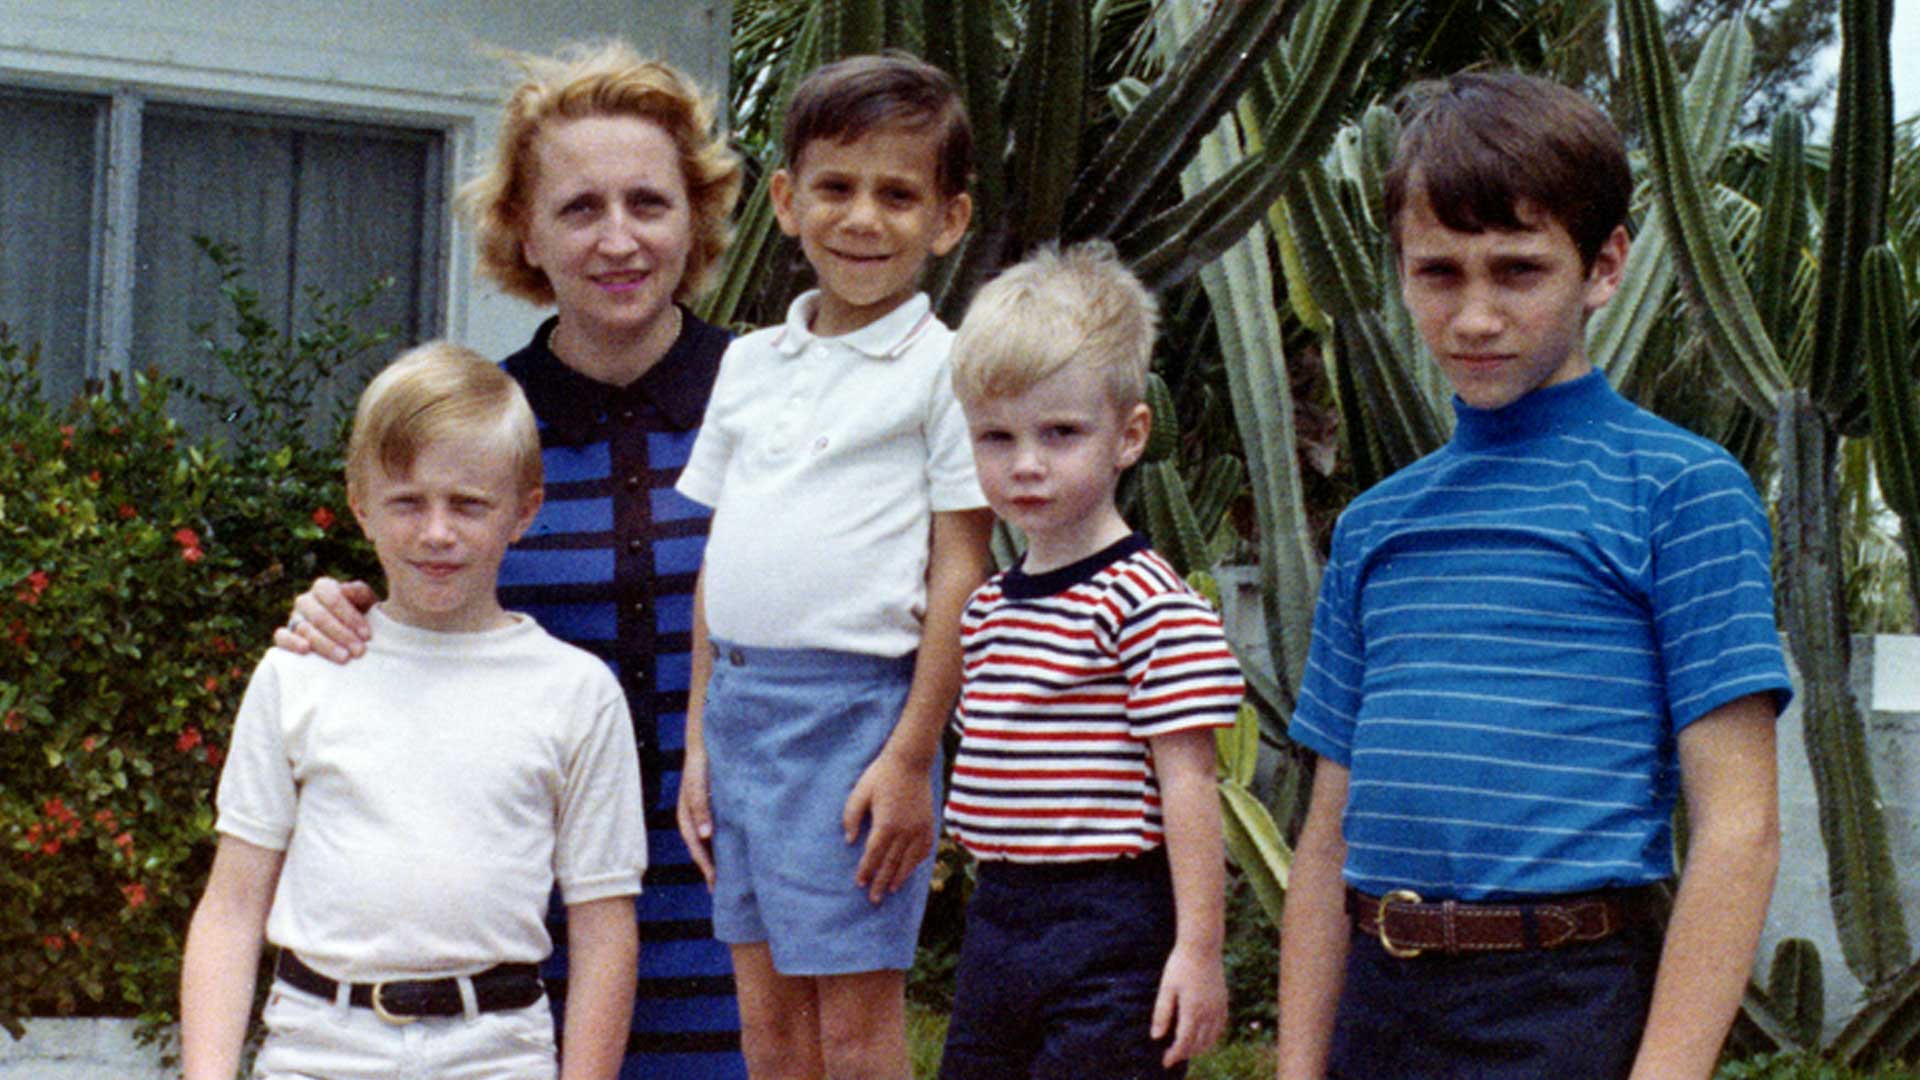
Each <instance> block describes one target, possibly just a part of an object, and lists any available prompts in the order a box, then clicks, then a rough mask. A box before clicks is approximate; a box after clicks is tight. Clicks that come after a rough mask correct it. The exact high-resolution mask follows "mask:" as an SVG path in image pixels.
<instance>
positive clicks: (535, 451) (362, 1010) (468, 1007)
mask: <svg viewBox="0 0 1920 1080" xmlns="http://www.w3.org/2000/svg"><path fill="white" fill-rule="evenodd" d="M347 489H348V499H349V501H350V503H351V505H352V507H353V511H354V516H355V517H357V518H358V519H359V521H360V525H361V528H362V529H364V530H365V531H366V533H367V536H368V537H369V538H370V539H371V540H372V541H373V546H374V551H375V553H376V554H377V555H378V556H379V558H380V565H381V568H382V569H383V570H384V571H385V575H386V579H387V588H388V593H387V600H386V601H385V602H384V603H382V604H381V605H380V606H378V607H376V608H374V609H373V611H371V612H370V613H369V618H370V619H371V620H372V621H373V623H374V626H375V629H376V633H375V634H374V636H373V641H372V643H371V644H370V645H369V646H368V650H367V654H366V657H365V659H363V660H361V661H360V662H359V663H356V664H354V665H353V666H352V667H340V666H337V665H334V664H332V663H330V662H328V661H326V660H323V659H321V658H320V657H317V656H296V655H294V654H293V653H291V652H286V651H283V650H280V649H273V650H269V651H268V652H267V654H266V655H265V657H263V658H262V659H261V661H260V666H259V668H258V669H257V670H256V671H255V672H254V675H253V679H252V681H251V682H250V683H249V684H248V686H247V694H246V699H245V700H244V701H243V702H242V703H241V706H240V714H239V718H238V719H237V720H236V721H235V724H234V734H233V743H232V747H231V751H230V754H229V756H228V759H227V765H226V769H225V770H224V772H223V773H222V775H221V779H220V792H219V807H220V817H219V820H218V822H217V824H216V828H217V829H218V830H219V832H220V834H221V835H220V845H219V848H218V849H217V851H216V853H215V855H214V863H213V870H212V874H211V876H210V877H209V879H208V882H207V888H206V893H205V895H204V896H203V897H202V898H201V901H200V905H199V907H198V908H197V909H196V910H195V912H194V917H193V925H192V928H191V930H190V931H189V933H188V936H187V947H186V956H185V958H184V960H183V963H182V966H181V971H182V974H181V994H180V997H181V1043H182V1045H181V1056H182V1064H183V1066H184V1069H185V1074H186V1077H187V1080H232V1078H233V1075H234V1072H235V1069H236V1067H237V1065H238V1062H239V1058H240V1054H241V1047H242V1044H243V1042H244V1040H245V1035H246V1029H247V1013H248V1009H249V1006H250V1005H251V1004H252V1001H253V985H254V973H255V970H256V969H257V967H258V963H259V955H260V946H261V941H262V938H263V937H264V938H265V939H266V940H268V941H271V942H272V943H273V944H274V945H276V946H278V947H279V948H280V950H281V951H280V957H279V960H278V962H277V965H276V968H275V974H276V978H275V981H274V989H273V993H272V995H271V996H270V997H269V998H268V1001H267V1008H266V1016H265V1022H266V1027H267V1040H266V1044H265V1046H264V1047H262V1049H261V1052H260V1056H259V1059H258V1061H257V1062H256V1072H255V1075H256V1076H259V1077H262V1078H263V1080H273V1078H279V1077H295V1076H301V1077H305V1076H325V1077H328V1078H329V1080H374V1078H376V1077H378V1078H385V1077H393V1076H401V1075H405V1076H422V1077H440V1076H462V1077H475V1078H480V1077H486V1078H500V1080H508V1078H512V1080H551V1078H552V1077H553V1076H554V1075H555V1060H554V1058H555V1050H554V1037H553V1017H552V1013H551V1011H550V1010H549V1008H548V1005H547V1002H546V1001H545V1000H544V997H545V993H544V990H543V988H542V984H541V982H540V977H539V971H538V967H537V965H538V964H539V962H540V961H541V960H542V959H544V958H545V957H546V955H547V954H548V953H549V952H550V951H551V950H552V942H551V941H550V940H549V939H548V936H547V931H546V926H545V921H544V916H545V914H546V910H547V898H548V895H549V894H550V892H551V891H552V889H553V887H554V884H555V883H556V881H557V882H558V884H559V886H560V890H561V895H562V897H563V898H564V900H565V902H566V904H567V920H568V938H569V947H570V949H571V953H572V959H573V962H572V964H571V965H570V968H569V977H568V983H567V997H568V1008H567V1019H566V1029H565V1036H566V1040H565V1050H566V1053H565V1061H564V1063H563V1064H562V1065H561V1068H560V1073H559V1075H560V1076H561V1077H562V1078H563V1080H612V1078H613V1076H614V1075H615V1074H616V1073H617V1072H618V1071H619V1068H620V1063H621V1056H622V1054H623V1052H624V1051H625V1049H626V1035H627V1017H628V1014H629V1013H630V1012H631V1011H632V1008H633V991H634V970H635V966H636V962H637V931H636V928H635V923H634V914H633V911H634V909H633V897H634V895H635V894H636V893H638V892H639V891H640V873H641V871H642V870H643V869H645V867H646V861H647V852H646V833H645V831H644V830H643V829H642V828H641V827H640V824H639V823H640V821H641V818H642V809H641V801H640V774H639V770H638V768H637V767H636V764H635V763H636V761H637V760H638V759H637V756H636V755H635V752H634V744H633V730H632V725H631V722H630V720H629V718H628V714H627V708H626V700H625V698H624V697H622V695H621V692H620V687H619V684H618V683H617V682H615V681H614V678H613V676H612V674H611V673H609V672H608V671H607V668H606V665H605V664H602V663H601V662H600V661H599V660H598V659H596V658H595V657H593V656H592V655H590V654H589V653H586V652H584V651H582V650H579V649H576V648H574V647H573V646H570V645H566V644H563V643H561V642H559V641H557V640H555V639H554V638H551V637H549V636H548V635H547V634H546V632H545V631H543V630H542V629H541V628H540V626H539V624H537V623H535V622H534V621H533V620H532V619H529V618H527V617H525V616H522V615H515V614H512V613H510V612H507V611H505V610H503V609H502V608H501V607H500V602H499V600H498V598H497V596H496V594H495V590H494V585H495V580H496V578H497V575H498V573H499V570H500V560H501V556H502V555H503V554H504V553H505V552H506V548H507V545H508V544H510V543H512V542H513V541H514V540H515V539H517V538H518V537H519V535H520V534H521V533H522V532H523V531H525V529H526V527H527V526H528V524H530V523H531V522H532V521H533V517H534V514H535V512H536V511H537V510H538V509H539V507H540V502H541V460H540V441H539V436H538V433H537V431H536V430H535V426H534V419H533V413H532V411H531V410H530V409H529V408H528V407H527V401H526V398H525V397H524V396H522V394H521V392H520V388H519V386H518V384H516V383H515V382H514V381H513V379H512V378H511V377H509V376H508V375H507V374H506V373H505V372H504V371H503V370H501V369H500V368H499V367H497V366H496V365H494V364H491V363H489V362H487V361H486V360H485V359H483V358H482V357H480V356H478V355H476V354H475V353H473V352H471V351H470V350H467V349H462V348H458V347H456V346H450V345H444V344H432V345H425V346H422V347H420V348H418V349H415V350H413V351H412V352H410V353H408V354H406V355H404V356H402V357H401V358H400V359H398V360H396V361H395V362H394V363H393V364H392V365H390V366H389V367H388V368H387V369H386V370H385V371H383V372H382V373H381V374H380V375H379V376H378V377H377V378H375V379H374V380H373V382H372V383H370V384H369V385H368V387H367V390H366V392H365V393H364V394H363V395H362V396H361V400H360V407H359V410H358V412H357V414H356V415H355V417H354V426H353V437H352V441H351V443H350V444H349V448H348V460H347Z"/></svg>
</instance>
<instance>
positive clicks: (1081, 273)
mask: <svg viewBox="0 0 1920 1080" xmlns="http://www.w3.org/2000/svg"><path fill="white" fill-rule="evenodd" d="M1159 316H1160V305H1159V304H1158V303H1157V302H1156V301H1155V300H1154V298H1153V294H1152V293H1150V292H1148V291H1147V287H1146V286H1145V285H1142V284H1141V283H1140V279H1139V278H1137V277H1135V276H1134V275H1133V272H1132V271H1130V270H1128V269H1127V268H1126V267H1125V266H1123V265H1121V263H1120V258H1119V256H1118V255H1117V254H1115V252H1114V249H1113V245H1111V244H1109V243H1107V242H1105V241H1101V240H1095V241H1089V242H1087V243H1083V244H1076V245H1074V246H1073V247H1070V248H1067V249H1066V250H1065V251H1061V250H1058V249H1056V248H1053V247H1051V246H1049V247H1045V248H1042V249H1040V250H1039V251H1038V252H1036V253H1034V254H1033V255H1030V256H1028V257H1027V258H1026V259H1025V260H1024V261H1022V262H1019V263H1017V264H1015V265H1014V266H1012V267H1009V268H1008V269H1007V270H1006V271H1004V272H1003V273H1001V274H1000V275H999V276H998V277H996V278H994V279H993V280H992V281H989V282H987V284H986V285H984V286H982V287H981V289H980V291H979V293H977V294H976V295H975V296H974V298H973V302H972V303H971V304H969V305H968V306H967V314H966V317H965V318H963V319H961V320H960V329H959V332H958V333H957V334H956V335H955V337H954V341H953V392H954V396H956V397H958V398H959V399H960V401H961V402H962V403H963V404H964V403H967V402H972V401H979V400H981V399H983V398H990V397H1007V396H1012V395H1017V394H1022V393H1025V392H1026V391H1027V390H1028V389H1030V388H1032V387H1033V386H1034V384H1036V383H1038V382H1040V381H1041V380H1043V379H1045V378H1047V377H1048V376H1050V375H1052V374H1054V373H1055V372H1057V371H1060V370H1061V369H1062V368H1065V367H1066V366H1067V365H1068V364H1070V363H1079V364H1085V365H1088V366H1090V367H1093V368H1095V369H1097V370H1098V371H1100V373H1101V374H1102V376H1103V378H1102V382H1103V383H1104V384H1105V386H1106V389H1107V396H1108V399H1109V400H1110V401H1111V402H1112V403H1113V405H1114V406H1115V407H1116V408H1120V409H1127V408H1131V407H1132V406H1134V405H1137V404H1139V403H1140V402H1141V401H1142V400H1144V399H1145V397H1146V393H1147V369H1148V366H1149V365H1150V364H1151V362H1152V359H1153V338H1154V333H1155V330H1156V327H1157V325H1158V322H1159Z"/></svg>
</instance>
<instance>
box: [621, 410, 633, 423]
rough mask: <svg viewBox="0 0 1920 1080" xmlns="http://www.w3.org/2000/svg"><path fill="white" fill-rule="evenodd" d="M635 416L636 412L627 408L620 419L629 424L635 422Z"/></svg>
mask: <svg viewBox="0 0 1920 1080" xmlns="http://www.w3.org/2000/svg"><path fill="white" fill-rule="evenodd" d="M633 418H634V412H633V410H632V409H627V410H625V411H624V412H622V413H621V414H620V419H621V420H623V421H625V422H627V423H629V424H631V423H633Z"/></svg>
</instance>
